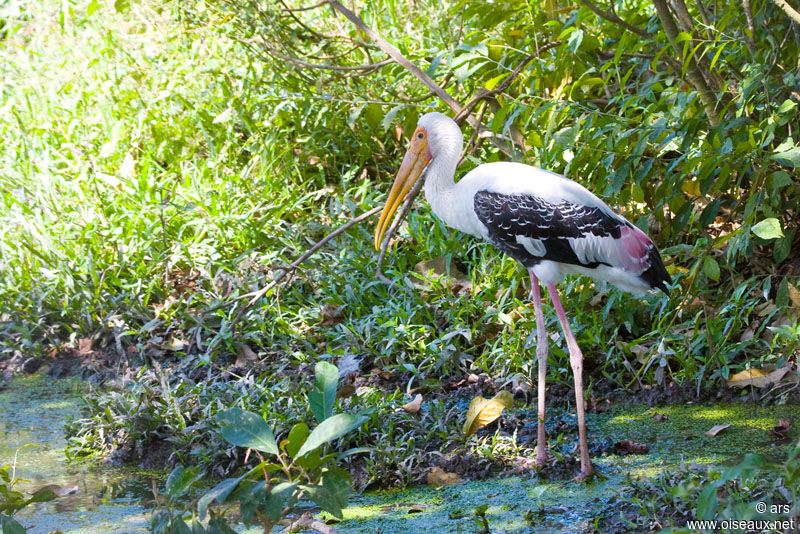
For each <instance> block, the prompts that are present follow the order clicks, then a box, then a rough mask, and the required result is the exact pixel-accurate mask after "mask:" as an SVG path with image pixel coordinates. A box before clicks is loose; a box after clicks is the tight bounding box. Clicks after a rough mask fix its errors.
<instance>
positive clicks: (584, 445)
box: [547, 284, 594, 482]
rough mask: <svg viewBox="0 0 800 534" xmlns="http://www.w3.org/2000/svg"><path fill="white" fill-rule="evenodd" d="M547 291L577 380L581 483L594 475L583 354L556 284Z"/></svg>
mask: <svg viewBox="0 0 800 534" xmlns="http://www.w3.org/2000/svg"><path fill="white" fill-rule="evenodd" d="M547 290H548V291H549V292H550V299H551V300H552V301H553V306H554V307H555V309H556V314H557V315H558V322H559V323H561V329H562V330H563V331H564V337H566V339H567V347H569V363H570V364H571V365H572V374H573V375H574V379H575V411H576V412H577V414H578V439H579V442H580V443H579V446H580V451H581V474H580V476H579V477H578V481H579V482H580V481H584V480H586V479H587V478H591V477H592V476H593V475H594V467H593V466H592V460H591V458H589V440H588V438H587V436H586V416H585V414H584V408H583V353H582V352H581V349H580V347H579V346H578V342H577V341H575V336H574V335H573V334H572V329H571V328H570V327H569V323H568V322H567V315H566V314H565V313H564V307H563V306H562V305H561V299H560V298H559V297H558V292H557V291H556V286H555V285H554V284H547Z"/></svg>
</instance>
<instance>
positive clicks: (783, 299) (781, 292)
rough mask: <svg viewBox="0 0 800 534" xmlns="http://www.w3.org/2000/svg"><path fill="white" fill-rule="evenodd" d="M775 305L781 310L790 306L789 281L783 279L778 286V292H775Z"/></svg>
mask: <svg viewBox="0 0 800 534" xmlns="http://www.w3.org/2000/svg"><path fill="white" fill-rule="evenodd" d="M775 304H776V305H777V306H778V307H780V308H785V307H786V306H788V305H789V280H787V279H786V278H783V279H782V280H781V283H780V284H779V285H778V291H776V292H775Z"/></svg>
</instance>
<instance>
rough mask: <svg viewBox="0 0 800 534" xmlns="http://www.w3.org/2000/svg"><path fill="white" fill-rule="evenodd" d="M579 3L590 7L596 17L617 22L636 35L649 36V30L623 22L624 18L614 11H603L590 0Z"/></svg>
mask: <svg viewBox="0 0 800 534" xmlns="http://www.w3.org/2000/svg"><path fill="white" fill-rule="evenodd" d="M581 3H582V4H583V5H585V6H586V7H588V8H589V9H591V10H592V12H593V13H594V14H595V15H597V16H598V17H600V18H601V19H605V20H607V21H608V22H613V23H614V24H619V25H620V26H622V27H623V28H625V29H626V30H628V31H631V32H633V33H635V34H637V35H641V36H642V37H650V32H649V31H647V30H645V29H643V28H639V27H638V26H634V25H633V24H629V23H627V22H625V21H624V20H622V19H621V18H619V17H618V16H617V14H616V13H608V12H606V11H603V10H602V9H600V8H599V7H597V5H595V4H594V3H592V2H591V0H581Z"/></svg>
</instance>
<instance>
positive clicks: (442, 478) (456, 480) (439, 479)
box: [427, 466, 461, 487]
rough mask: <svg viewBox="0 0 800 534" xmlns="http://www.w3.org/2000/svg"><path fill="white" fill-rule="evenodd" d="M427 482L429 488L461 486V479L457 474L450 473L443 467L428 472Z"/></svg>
mask: <svg viewBox="0 0 800 534" xmlns="http://www.w3.org/2000/svg"><path fill="white" fill-rule="evenodd" d="M427 482H428V485H429V486H434V487H435V486H454V485H456V484H461V477H460V476H458V475H457V474H456V473H448V472H447V471H445V470H444V469H442V468H441V467H438V466H437V467H434V468H433V469H431V470H430V471H428V476H427Z"/></svg>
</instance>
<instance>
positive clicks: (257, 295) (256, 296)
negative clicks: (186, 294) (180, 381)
mask: <svg viewBox="0 0 800 534" xmlns="http://www.w3.org/2000/svg"><path fill="white" fill-rule="evenodd" d="M380 210H381V207H380V206H378V207H375V208H372V209H371V210H369V211H367V212H365V213H362V214H361V215H359V216H358V217H356V218H355V219H351V220H350V221H348V222H346V223H345V224H343V225H342V226H340V227H339V228H337V229H336V230H334V231H333V232H331V233H329V234H328V235H326V236H325V237H323V238H322V239H320V240H319V241H317V242H316V243H315V244H314V245H313V246H312V247H311V248H310V249H308V250H307V251H306V252H305V253H304V254H303V255H302V256H300V257H299V258H297V259H296V260H295V261H293V262H292V263H291V264H290V265H288V266H286V267H280V271H281V272H279V273H278V274H276V275H274V276H273V278H272V280H271V281H270V282H269V283H268V284H267V285H265V286H264V287H262V288H261V289H259V290H257V291H251V292H250V293H245V294H244V295H239V296H238V297H236V298H235V299H232V300H229V301H227V302H223V303H221V304H217V305H216V306H212V307H210V308H206V309H205V310H203V311H202V312H201V315H206V314H207V313H211V312H213V311H216V310H220V309H222V308H227V307H229V306H232V305H234V304H236V303H237V302H241V301H243V300H247V299H250V301H249V302H247V303H246V304H245V305H244V306H243V307H241V308H239V310H238V311H237V312H236V315H234V316H233V318H232V319H231V320H230V322H229V323H228V324H227V328H228V329H229V330H231V331H233V330H234V328H235V327H236V324H237V323H238V322H239V320H240V319H241V317H242V314H244V312H245V311H246V310H248V309H250V308H251V307H252V306H253V305H254V304H255V303H256V302H258V301H259V300H260V299H261V298H262V297H263V296H264V295H266V294H267V293H268V292H269V290H270V289H272V288H273V287H275V286H276V285H278V283H279V282H280V281H281V280H283V279H284V278H285V277H286V276H287V275H288V274H289V273H291V272H294V271H295V270H296V269H297V268H298V267H300V265H302V263H303V262H304V261H306V260H307V259H308V258H310V257H311V256H313V255H314V254H316V252H317V251H318V250H319V249H321V248H322V247H323V246H325V244H326V243H327V242H328V241H330V240H331V239H333V238H335V237H336V236H338V235H339V234H341V233H342V232H345V231H347V230H349V229H350V228H352V227H353V226H355V225H357V224H358V223H360V222H362V221H364V220H366V219H368V218H370V217H372V216H373V215H375V214H376V213H378V212H379V211H380ZM221 340H222V337H221V336H220V335H219V333H218V334H217V336H216V337H215V338H214V340H213V341H212V342H211V343H209V345H208V347H206V350H205V353H206V355H209V354H211V351H212V350H213V349H214V348H215V347H216V346H217V345H218V344H219V342H220V341H221Z"/></svg>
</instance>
